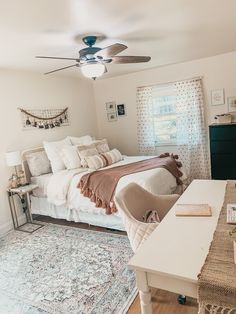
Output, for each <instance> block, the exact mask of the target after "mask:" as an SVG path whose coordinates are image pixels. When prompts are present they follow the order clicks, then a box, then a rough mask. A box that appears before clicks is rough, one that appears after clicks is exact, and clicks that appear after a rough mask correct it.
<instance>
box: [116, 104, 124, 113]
mask: <svg viewBox="0 0 236 314" xmlns="http://www.w3.org/2000/svg"><path fill="white" fill-rule="evenodd" d="M117 114H118V116H124V115H125V105H124V104H120V105H117Z"/></svg>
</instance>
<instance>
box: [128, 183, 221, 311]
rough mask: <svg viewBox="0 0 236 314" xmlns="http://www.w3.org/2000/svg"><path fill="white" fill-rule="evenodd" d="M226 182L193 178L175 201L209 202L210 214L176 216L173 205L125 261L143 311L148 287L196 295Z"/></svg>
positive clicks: (149, 308)
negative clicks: (136, 288)
mask: <svg viewBox="0 0 236 314" xmlns="http://www.w3.org/2000/svg"><path fill="white" fill-rule="evenodd" d="M226 184H227V182H226V181H214V180H194V181H193V182H192V183H191V184H190V186H189V187H188V188H187V190H186V191H185V192H184V193H183V195H182V196H181V197H180V198H179V200H178V202H177V203H179V204H204V203H205V204H206V203H207V204H209V205H210V206H211V208H212V217H176V216H175V206H173V207H172V209H171V210H170V211H169V213H168V214H167V215H166V216H165V218H164V219H163V220H162V222H161V223H160V225H159V226H158V227H157V228H156V229H155V230H154V232H153V233H152V234H151V236H150V237H149V238H148V240H147V241H146V242H145V243H144V244H142V245H141V246H140V248H139V249H138V251H137V252H136V254H135V255H134V256H133V257H132V259H131V260H130V262H129V266H130V267H131V268H133V269H134V270H135V273H136V281H137V287H138V289H139V296H140V303H141V310H142V313H143V314H150V313H152V304H151V295H150V287H156V288H160V289H163V290H168V291H171V292H175V293H179V294H183V295H186V296H190V297H194V298H197V280H198V279H197V276H198V274H199V273H200V271H201V268H202V266H203V264H204V261H205V258H206V256H207V254H208V250H209V246H210V244H211V241H212V238H213V233H214V231H215V228H216V225H217V221H218V217H219V213H220V210H221V207H222V205H223V201H224V195H225V187H226Z"/></svg>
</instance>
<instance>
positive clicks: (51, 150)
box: [43, 138, 71, 172]
mask: <svg viewBox="0 0 236 314" xmlns="http://www.w3.org/2000/svg"><path fill="white" fill-rule="evenodd" d="M43 146H44V149H45V152H46V154H47V156H48V159H49V160H50V162H51V167H52V172H58V171H61V170H64V169H65V168H66V167H65V164H64V162H63V160H62V158H61V155H60V152H61V150H62V148H64V147H68V146H71V143H70V141H69V140H68V139H67V138H65V139H64V140H61V141H57V142H46V141H44V142H43Z"/></svg>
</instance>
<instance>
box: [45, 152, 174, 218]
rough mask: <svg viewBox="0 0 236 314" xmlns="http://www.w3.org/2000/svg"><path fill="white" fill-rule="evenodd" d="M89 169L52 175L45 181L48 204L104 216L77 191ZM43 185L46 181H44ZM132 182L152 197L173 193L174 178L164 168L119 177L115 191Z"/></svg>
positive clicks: (128, 159)
mask: <svg viewBox="0 0 236 314" xmlns="http://www.w3.org/2000/svg"><path fill="white" fill-rule="evenodd" d="M148 158H151V157H143V156H142V157H141V156H138V157H136V156H135V157H124V160H122V161H120V162H118V163H115V164H113V165H112V166H110V167H116V166H119V165H124V164H128V163H132V162H136V161H139V160H143V159H148ZM89 171H91V170H88V169H84V168H79V169H74V170H63V171H60V172H58V173H55V174H51V176H50V178H49V180H48V181H47V183H45V184H47V187H45V186H44V189H45V188H46V189H47V199H48V201H49V203H51V204H53V205H56V206H62V205H63V206H65V207H67V208H69V209H78V210H80V211H82V212H87V213H94V214H101V213H102V214H104V213H105V209H103V208H97V207H96V206H95V204H94V203H92V202H91V201H90V200H89V198H87V197H84V196H83V195H82V194H81V193H80V190H79V189H78V188H77V185H78V182H79V181H80V178H81V177H82V176H83V175H84V174H86V173H88V172H89ZM45 182H46V181H45ZM130 182H135V183H137V184H139V185H141V186H142V187H144V188H145V189H146V190H148V191H150V192H152V193H154V194H171V193H173V192H174V191H175V189H176V187H177V184H176V179H175V178H174V177H173V176H172V174H171V173H169V172H168V171H167V170H166V169H163V168H156V169H151V170H147V171H143V172H138V173H134V174H130V175H127V176H124V177H122V178H121V179H120V180H119V182H118V185H117V188H116V192H115V193H117V192H118V191H120V190H121V189H122V188H123V187H125V186H126V185H127V184H128V183H130Z"/></svg>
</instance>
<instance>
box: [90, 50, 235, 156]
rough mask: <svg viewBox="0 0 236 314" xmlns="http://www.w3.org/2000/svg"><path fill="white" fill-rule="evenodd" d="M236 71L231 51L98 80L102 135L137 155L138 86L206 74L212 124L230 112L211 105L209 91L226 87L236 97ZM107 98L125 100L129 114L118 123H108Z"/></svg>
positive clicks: (97, 100) (116, 145)
mask: <svg viewBox="0 0 236 314" xmlns="http://www.w3.org/2000/svg"><path fill="white" fill-rule="evenodd" d="M117 66H119V65H117ZM235 73H236V52H232V53H227V54H222V55H218V56H214V57H210V58H204V59H199V60H194V61H191V62H185V63H179V64H174V65H169V66H163V67H159V68H155V69H152V70H145V71H142V72H137V73H133V74H127V75H123V76H119V77H114V78H109V79H102V80H97V81H95V82H94V95H95V102H96V110H97V120H98V130H99V136H100V137H107V138H108V140H109V142H110V144H111V146H115V147H117V148H119V149H120V150H121V152H123V153H124V154H130V155H135V154H137V151H138V149H137V123H136V88H137V87H138V86H147V85H152V84H161V83H167V82H173V81H177V80H182V79H186V78H191V77H194V76H203V85H204V92H205V98H206V107H205V111H206V120H207V124H208V125H209V124H211V123H212V122H213V121H214V116H215V115H216V114H220V113H225V112H227V105H226V104H225V105H222V106H211V105H210V103H211V101H210V91H211V90H212V89H218V88H225V95H226V98H227V97H228V96H236V83H235ZM108 101H116V103H117V104H119V103H121V104H122V103H124V104H125V105H126V111H127V115H126V116H122V117H119V118H118V121H117V122H108V121H107V117H106V110H105V103H106V102H108ZM170 150H173V147H170V148H168V147H165V148H163V149H159V151H160V152H161V151H170Z"/></svg>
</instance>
